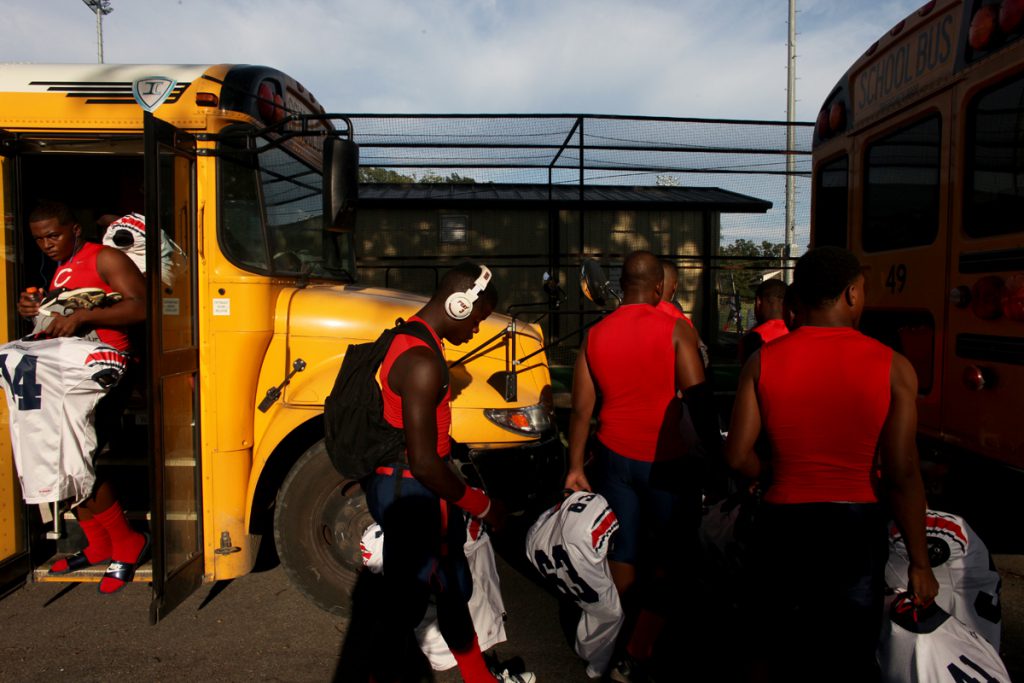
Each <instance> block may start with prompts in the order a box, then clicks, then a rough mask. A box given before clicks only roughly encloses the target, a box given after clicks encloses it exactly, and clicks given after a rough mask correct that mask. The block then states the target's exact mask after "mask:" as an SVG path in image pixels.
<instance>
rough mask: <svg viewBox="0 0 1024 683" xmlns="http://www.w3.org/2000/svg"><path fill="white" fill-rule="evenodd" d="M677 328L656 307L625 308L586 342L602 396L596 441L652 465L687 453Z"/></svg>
mask: <svg viewBox="0 0 1024 683" xmlns="http://www.w3.org/2000/svg"><path fill="white" fill-rule="evenodd" d="M675 325H676V318H675V317H670V316H667V315H665V314H664V313H662V312H660V311H659V310H658V309H657V308H656V307H654V306H651V305H649V304H627V305H624V306H619V307H618V309H616V310H615V311H614V312H612V313H611V314H609V315H608V317H606V318H605V319H604V320H602V321H601V322H599V323H598V324H597V325H595V326H594V327H593V329H591V330H590V335H589V337H588V338H587V364H588V365H589V366H590V374H591V375H592V376H593V378H594V383H595V384H596V385H597V390H598V392H599V393H600V396H601V411H600V413H599V415H598V428H597V438H598V439H600V440H601V443H603V444H604V445H605V446H607V447H608V448H610V449H612V450H613V451H615V452H616V453H618V454H620V455H623V456H625V457H627V458H632V459H633V460H642V461H645V462H652V461H655V460H669V459H672V458H678V457H679V456H681V455H683V444H682V438H681V437H680V432H679V420H680V419H681V417H682V410H681V405H680V403H679V401H678V399H676V373H675V366H676V364H675V347H674V345H673V343H672V330H673V329H674V328H675Z"/></svg>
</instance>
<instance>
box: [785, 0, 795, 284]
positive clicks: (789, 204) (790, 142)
mask: <svg viewBox="0 0 1024 683" xmlns="http://www.w3.org/2000/svg"><path fill="white" fill-rule="evenodd" d="M786 72H787V75H788V84H787V86H786V96H787V100H788V101H787V104H786V152H787V154H786V258H785V260H784V261H783V263H782V265H783V266H784V267H785V270H784V271H783V273H784V278H785V280H786V284H792V283H793V268H792V265H793V242H794V241H795V239H796V182H795V174H796V155H795V152H796V149H795V148H796V129H795V127H794V125H793V124H794V123H795V122H796V0H789V59H788V61H787V64H786Z"/></svg>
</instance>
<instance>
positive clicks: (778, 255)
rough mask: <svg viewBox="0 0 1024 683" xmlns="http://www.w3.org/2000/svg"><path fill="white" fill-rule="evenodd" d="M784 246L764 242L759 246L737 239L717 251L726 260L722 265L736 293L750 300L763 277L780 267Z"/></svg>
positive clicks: (750, 241)
mask: <svg viewBox="0 0 1024 683" xmlns="http://www.w3.org/2000/svg"><path fill="white" fill-rule="evenodd" d="M784 250H785V245H783V244H778V243H775V242H769V241H768V240H764V241H762V242H761V244H757V243H756V242H754V241H752V240H748V239H743V238H739V239H737V240H736V241H734V242H733V243H732V244H727V245H725V246H723V247H722V248H721V249H719V252H718V253H719V255H720V256H721V257H723V258H725V259H728V260H726V261H725V262H723V263H722V267H723V268H724V269H725V271H726V273H727V274H728V277H729V279H730V283H729V284H730V289H731V285H732V282H735V286H736V291H737V293H738V294H739V295H740V296H741V297H744V298H750V299H752V298H753V296H754V290H755V289H757V286H758V285H759V284H761V282H762V281H763V278H764V275H765V274H766V273H768V272H771V271H773V270H779V269H780V268H781V267H782V254H783V253H784Z"/></svg>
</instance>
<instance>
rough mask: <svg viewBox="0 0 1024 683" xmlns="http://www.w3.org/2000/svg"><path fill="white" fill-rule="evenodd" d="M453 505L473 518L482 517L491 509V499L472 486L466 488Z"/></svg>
mask: <svg viewBox="0 0 1024 683" xmlns="http://www.w3.org/2000/svg"><path fill="white" fill-rule="evenodd" d="M455 504H456V505H458V506H459V507H460V508H462V509H463V510H465V511H466V512H468V513H469V514H471V515H473V516H474V517H483V516H484V515H486V514H487V512H488V510H490V509H491V499H490V498H488V497H487V494H486V493H484V492H483V491H482V490H480V489H478V488H473V487H472V486H467V487H466V492H465V493H463V494H462V498H459V499H458V500H457V501H455Z"/></svg>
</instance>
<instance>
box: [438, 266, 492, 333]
mask: <svg viewBox="0 0 1024 683" xmlns="http://www.w3.org/2000/svg"><path fill="white" fill-rule="evenodd" d="M490 281H491V271H490V269H489V268H488V267H487V266H480V276H479V277H478V278H477V279H476V282H474V283H473V286H472V287H471V288H470V289H467V290H466V291H465V292H453V293H452V294H450V295H448V298H447V299H445V301H444V310H445V312H446V313H447V314H448V315H449V316H450V317H451V318H453V319H455V320H465V319H466V318H468V317H469V314H470V313H472V312H473V304H474V303H475V302H476V300H477V299H479V298H480V292H482V291H484V290H485V289H487V283H488V282H490Z"/></svg>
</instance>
